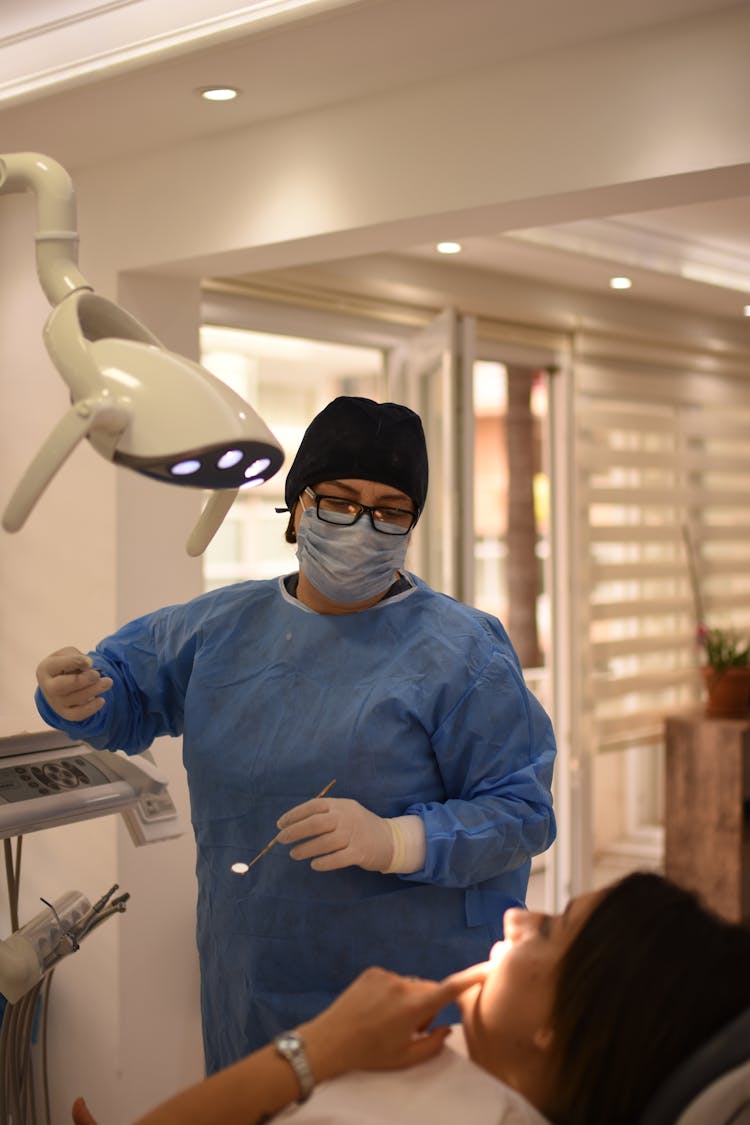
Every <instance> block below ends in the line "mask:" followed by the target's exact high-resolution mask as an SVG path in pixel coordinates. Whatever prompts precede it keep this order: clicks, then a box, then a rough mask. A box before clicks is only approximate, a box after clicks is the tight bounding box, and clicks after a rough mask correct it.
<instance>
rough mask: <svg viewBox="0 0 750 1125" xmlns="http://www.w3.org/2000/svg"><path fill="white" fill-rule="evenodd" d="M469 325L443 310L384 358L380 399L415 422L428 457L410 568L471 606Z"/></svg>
mask: <svg viewBox="0 0 750 1125" xmlns="http://www.w3.org/2000/svg"><path fill="white" fill-rule="evenodd" d="M474 329H475V322H474V320H473V318H471V317H462V316H459V315H458V314H457V313H456V312H454V311H453V310H452V309H446V310H445V311H444V312H442V313H441V314H440V316H438V317H437V318H436V319H435V320H434V321H432V322H431V323H430V324H428V325H427V326H426V327H425V328H423V329H422V330H421V331H419V332H416V333H415V334H414V335H413V336H412V337H411V338H410V340H409V341H408V343H406V344H402V345H401V346H399V347H398V348H396V349H395V350H394V351H393V352H392V353H391V354H390V356H389V361H388V394H389V397H390V398H391V399H393V400H394V401H395V402H403V403H405V404H406V405H407V406H411V408H412V409H413V410H416V411H417V413H418V414H419V415H420V417H421V418H422V422H423V425H424V429H425V437H426V439H427V450H428V454H429V460H430V485H429V493H428V498H427V504H426V506H425V511H424V515H423V516H422V519H421V520H420V521H419V523H418V524H417V527H416V530H415V533H414V535H413V537H412V543H411V546H410V556H409V565H410V567H411V568H412V569H413V570H414V571H415V572H416V573H417V574H419V575H420V576H421V577H423V578H424V579H425V581H426V582H428V583H429V584H430V586H432V587H433V589H435V590H440V591H442V592H443V593H445V594H450V595H451V597H454V598H458V599H459V600H460V601H463V602H468V603H471V602H472V601H473V593H474V566H473V550H472V544H473V501H474V496H473V490H472V487H471V482H472V479H473V435H474V425H473V411H472V382H471V369H472V363H473V347H474Z"/></svg>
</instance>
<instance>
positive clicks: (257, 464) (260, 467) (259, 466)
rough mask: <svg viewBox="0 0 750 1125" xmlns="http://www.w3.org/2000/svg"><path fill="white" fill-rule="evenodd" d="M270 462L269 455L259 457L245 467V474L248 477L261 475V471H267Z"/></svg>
mask: <svg viewBox="0 0 750 1125" xmlns="http://www.w3.org/2000/svg"><path fill="white" fill-rule="evenodd" d="M270 464H271V462H270V461H269V460H268V458H267V457H259V458H258V460H257V461H253V463H252V465H248V467H247V468H246V469H245V476H246V477H248V479H249V478H250V477H259V476H260V474H261V473H264V472H265V471H266V469H267V468H268V466H269V465H270Z"/></svg>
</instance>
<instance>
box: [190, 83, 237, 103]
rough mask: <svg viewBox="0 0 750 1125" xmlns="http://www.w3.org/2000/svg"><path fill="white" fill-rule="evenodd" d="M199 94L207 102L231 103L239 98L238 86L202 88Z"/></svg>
mask: <svg viewBox="0 0 750 1125" xmlns="http://www.w3.org/2000/svg"><path fill="white" fill-rule="evenodd" d="M198 93H199V94H200V96H201V97H202V98H203V99H204V101H207V102H231V101H234V99H235V98H236V97H238V96H239V90H238V89H237V87H236V86H201V88H200V89H199V91H198Z"/></svg>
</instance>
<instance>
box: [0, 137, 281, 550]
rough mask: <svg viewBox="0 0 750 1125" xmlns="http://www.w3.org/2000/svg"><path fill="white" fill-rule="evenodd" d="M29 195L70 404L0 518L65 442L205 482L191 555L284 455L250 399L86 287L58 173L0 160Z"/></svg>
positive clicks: (49, 326)
mask: <svg viewBox="0 0 750 1125" xmlns="http://www.w3.org/2000/svg"><path fill="white" fill-rule="evenodd" d="M27 190H31V191H33V192H34V193H35V194H36V197H37V208H38V219H37V225H38V230H37V234H36V258H37V272H38V275H39V280H40V283H41V286H42V289H43V290H44V293H45V295H46V296H47V299H48V300H49V302H50V304H51V305H52V306H53V309H52V313H51V314H50V316H49V318H48V320H47V323H46V326H45V328H44V342H45V345H46V347H47V351H48V353H49V355H50V358H51V359H52V361H53V363H54V364H55V366H56V368H57V370H58V371H59V373H60V375H61V376H62V378H63V379H64V381H65V382H66V384H67V385H68V387H69V389H70V392H71V402H72V405H71V407H70V409H69V410H68V411H67V413H66V414H65V415H64V416H63V418H62V419H61V420H60V422H59V423H58V424H57V425H56V426H55V427H54V429H53V430H52V432H51V433H50V435H49V436H48V438H47V440H46V441H45V442H44V444H43V445H42V447H41V449H40V450H39V452H38V453H37V454H36V456H35V457H34V459H33V460H32V462H31V464H30V465H29V467H28V469H27V470H26V472H25V473H24V475H23V477H22V478H21V480H20V482H19V484H18V485H17V487H16V489H15V491H14V492H13V495H12V496H11V498H10V501H9V503H8V505H7V507H6V509H5V512H4V514H3V517H2V526H3V527H4V529H5V530H6V531H10V532H14V531H18V530H20V528H21V527H22V526H23V524H24V523H25V521H26V519H27V518H28V516H29V515H30V513H31V511H32V509H33V508H34V506H35V504H36V503H37V501H38V500H39V498H40V496H41V495H42V493H43V492H44V490H45V489H46V487H47V486H48V484H49V483H50V481H51V480H52V478H53V477H54V476H55V474H56V473H57V472H58V471H59V469H60V468H61V467H62V465H63V464H64V463H65V461H66V460H67V458H68V457H69V456H70V455H71V453H72V452H73V451H74V449H75V448H76V446H77V445H78V444H79V442H81V441H82V440H83V438H88V440H89V442H90V443H91V445H92V446H93V447H94V449H96V451H97V452H98V453H99V454H101V456H102V457H104V458H106V459H107V460H109V461H113V462H115V463H116V464H120V465H124V466H126V467H128V468H131V469H135V470H136V471H138V472H141V473H143V474H144V475H146V476H149V477H153V478H156V479H159V480H163V481H168V482H169V483H171V484H180V485H183V486H192V487H195V488H203V489H211V490H212V495H211V497H210V498H209V500H208V501H207V503H206V505H205V507H204V508H203V511H202V512H201V515H200V517H199V519H198V522H197V523H196V526H195V527H194V528H193V531H192V532H191V534H190V536H189V538H188V540H187V544H186V549H187V552H188V554H190V555H192V556H197V555H200V554H202V552H203V551H204V550H205V548H206V547H207V546H208V544H209V543H210V541H211V539H212V538H213V536H214V535H215V534H216V532H217V530H218V529H219V527H220V526H221V523H222V521H223V519H224V516H225V515H226V513H227V512H228V511H229V508H230V507H231V505H232V503H233V501H234V499H235V497H236V496H237V492H238V490H239V488H240V486H241V485H243V484H260V483H263V482H264V481H266V480H268V479H269V478H270V477H271V476H273V475H274V473H276V472H277V471H278V470H279V468H280V467H281V464H282V462H283V460H284V454H283V451H282V449H281V446H280V445H279V443H278V441H277V440H276V438H275V437H274V436H273V434H272V433H271V431H270V430H269V429H268V427H267V426H266V425H265V423H264V422H263V421H262V419H261V418H260V417H259V416H258V415H257V414H256V413H255V411H254V410H253V409H252V407H251V406H249V404H248V403H246V402H245V401H244V400H243V399H241V398H240V397H239V395H236V394H235V393H234V392H233V391H232V390H230V388H229V387H227V386H226V385H225V384H224V383H222V382H221V380H219V379H217V378H216V377H215V376H214V375H212V374H211V373H210V372H209V371H207V370H206V369H205V368H203V367H201V366H200V365H199V364H197V363H194V362H193V361H192V360H189V359H186V358H185V357H183V356H180V355H177V354H176V353H174V352H171V351H169V350H168V349H166V348H165V347H164V346H163V345H162V344H161V342H160V341H159V340H158V339H157V338H156V337H155V336H154V335H153V334H152V333H151V332H150V331H149V330H148V329H147V328H145V327H144V326H143V325H142V324H140V323H139V322H138V321H137V320H136V319H135V318H134V317H133V316H131V315H130V314H129V313H127V312H125V310H124V309H122V308H120V307H119V306H118V305H116V304H114V303H113V302H112V301H109V300H107V299H106V298H104V297H101V296H98V295H97V294H95V293H94V291H93V288H92V286H91V285H89V284H88V282H87V281H86V280H85V278H84V277H83V275H82V274H81V273H80V272H79V270H78V266H77V248H78V234H77V231H76V212H75V197H74V192H73V185H72V181H71V179H70V177H69V175H68V173H67V172H66V171H65V170H64V169H63V168H62V167H61V166H60V165H59V164H57V163H56V161H54V160H51V159H50V158H49V157H47V156H43V155H41V154H39V153H13V154H10V155H5V156H0V194H3V193H6V192H20V191H27Z"/></svg>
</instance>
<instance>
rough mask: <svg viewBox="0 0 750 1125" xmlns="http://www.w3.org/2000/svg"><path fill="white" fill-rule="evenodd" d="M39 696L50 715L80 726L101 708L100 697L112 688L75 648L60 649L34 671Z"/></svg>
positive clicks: (102, 703) (83, 653)
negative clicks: (48, 707) (54, 713)
mask: <svg viewBox="0 0 750 1125" xmlns="http://www.w3.org/2000/svg"><path fill="white" fill-rule="evenodd" d="M36 678H37V682H38V684H39V687H40V690H41V692H42V695H43V696H44V698H45V699H46V700H47V702H48V703H49V705H50V707H51V708H52V710H53V711H56V712H57V714H58V715H60V716H61V717H62V718H63V719H67V720H68V721H69V722H73V723H82V722H83V721H84V720H85V719H88V718H90V717H91V716H92V715H95V714H96V712H97V711H100V710H101V709H102V707H103V706H104V700H103V699H102V695H103V694H104V692H105V691H109V689H110V688H111V687H112V680H111V679H110V678H109V676H102V675H101V673H100V672H99V671H97V669H96V668H94V667H93V664H92V661H91V657H90V656H87V655H86V653H85V652H81V651H80V650H79V649H77V648H72V647H68V648H60V649H58V650H57V652H53V653H51V654H50V655H49V656H46V657H45V658H44V660H43V661H42V662H41V664H40V665H39V667H38V668H37V670H36Z"/></svg>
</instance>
